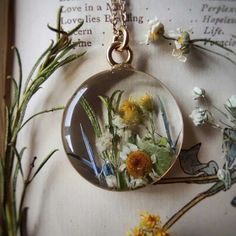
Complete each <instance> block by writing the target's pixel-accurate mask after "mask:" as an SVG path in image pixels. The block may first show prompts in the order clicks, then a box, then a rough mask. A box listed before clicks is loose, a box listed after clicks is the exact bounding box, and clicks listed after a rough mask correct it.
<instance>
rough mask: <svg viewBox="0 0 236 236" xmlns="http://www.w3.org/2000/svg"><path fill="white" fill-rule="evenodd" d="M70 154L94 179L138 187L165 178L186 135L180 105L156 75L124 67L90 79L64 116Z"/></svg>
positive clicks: (79, 168) (82, 172)
mask: <svg viewBox="0 0 236 236" xmlns="http://www.w3.org/2000/svg"><path fill="white" fill-rule="evenodd" d="M62 138H63V143H64V147H65V150H66V153H67V156H68V158H69V160H70V162H71V164H72V165H73V167H74V168H75V169H76V170H77V172H78V173H79V174H80V175H81V176H83V177H84V178H85V179H87V180H88V181H89V182H91V183H93V184H95V185H97V186H99V187H102V188H105V189H110V190H117V191H123V190H133V189H136V188H139V187H143V186H146V185H148V184H152V183H154V182H156V181H158V180H159V179H160V178H162V177H163V176H164V175H165V174H166V173H167V172H168V170H169V169H170V168H171V166H172V165H173V164H174V162H175V160H176V159H177V156H178V154H179V152H180V149H181V146H182V141H183V121H182V115H181V112H180V110H179V107H178V105H177V103H176V101H175V99H174V98H173V96H172V95H171V93H170V92H169V91H168V90H167V89H166V87H165V86H164V85H163V84H162V83H161V82H160V81H159V80H157V79H155V78H153V77H152V76H150V75H148V74H145V73H143V72H139V71H135V70H134V69H131V68H125V67H122V68H121V67H119V68H117V69H112V70H107V71H104V72H101V73H99V74H96V75H94V76H92V77H91V78H89V79H88V80H86V81H85V82H84V83H83V84H82V85H81V86H80V87H79V88H78V90H77V91H76V92H75V94H74V95H73V96H72V98H71V99H70V101H69V103H68V105H67V107H66V109H65V111H64V116H63V122H62Z"/></svg>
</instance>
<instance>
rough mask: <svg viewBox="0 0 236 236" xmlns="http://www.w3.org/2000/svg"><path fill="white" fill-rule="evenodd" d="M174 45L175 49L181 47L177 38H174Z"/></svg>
mask: <svg viewBox="0 0 236 236" xmlns="http://www.w3.org/2000/svg"><path fill="white" fill-rule="evenodd" d="M175 47H176V49H180V48H181V47H182V45H181V43H179V42H178V41H177V40H175Z"/></svg>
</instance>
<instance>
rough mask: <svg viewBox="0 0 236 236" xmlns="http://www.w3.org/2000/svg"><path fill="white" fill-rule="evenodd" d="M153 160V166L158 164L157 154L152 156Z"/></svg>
mask: <svg viewBox="0 0 236 236" xmlns="http://www.w3.org/2000/svg"><path fill="white" fill-rule="evenodd" d="M151 160H152V163H153V164H154V163H156V162H157V158H156V155H155V154H153V155H151Z"/></svg>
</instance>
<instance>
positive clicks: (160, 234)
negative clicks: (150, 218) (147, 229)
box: [153, 228, 170, 236]
mask: <svg viewBox="0 0 236 236" xmlns="http://www.w3.org/2000/svg"><path fill="white" fill-rule="evenodd" d="M153 236H170V235H169V234H168V233H167V232H166V231H165V230H164V229H162V228H158V229H154V230H153Z"/></svg>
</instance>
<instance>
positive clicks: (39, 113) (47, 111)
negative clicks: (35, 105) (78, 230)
mask: <svg viewBox="0 0 236 236" xmlns="http://www.w3.org/2000/svg"><path fill="white" fill-rule="evenodd" d="M63 109H64V107H55V108H52V109H49V110H45V111H40V112H38V113H36V114H34V115H32V116H31V117H29V118H28V119H27V120H26V121H25V122H24V123H23V124H22V125H21V127H20V128H19V130H18V132H19V131H20V130H21V129H22V128H23V127H24V126H25V125H26V124H27V123H28V122H29V121H31V120H32V119H33V118H35V117H36V116H39V115H42V114H46V113H49V112H54V111H59V110H63Z"/></svg>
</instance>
